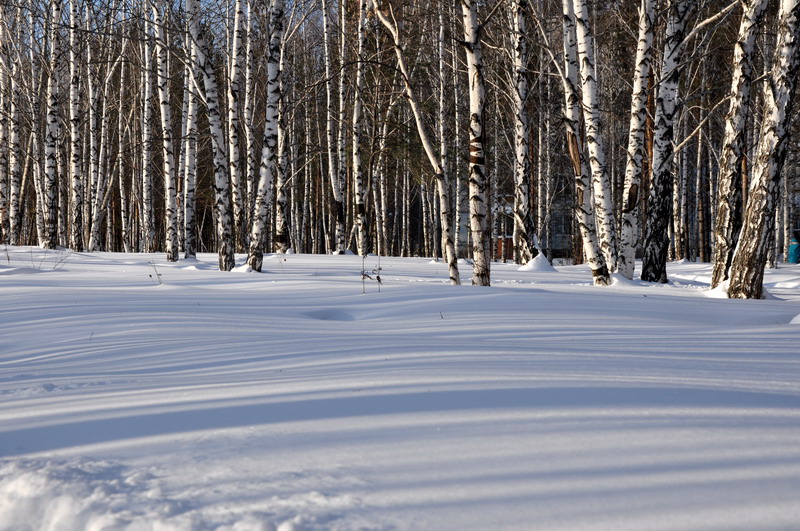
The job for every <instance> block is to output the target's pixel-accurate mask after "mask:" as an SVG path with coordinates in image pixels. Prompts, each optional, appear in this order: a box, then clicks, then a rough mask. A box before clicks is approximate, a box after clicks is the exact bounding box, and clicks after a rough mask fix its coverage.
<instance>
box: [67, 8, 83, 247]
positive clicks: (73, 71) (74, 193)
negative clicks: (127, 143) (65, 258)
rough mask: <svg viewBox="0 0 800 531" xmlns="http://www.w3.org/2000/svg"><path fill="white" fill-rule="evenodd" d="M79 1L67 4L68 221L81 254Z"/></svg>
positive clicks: (81, 180) (72, 236) (71, 233)
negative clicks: (70, 203)
mask: <svg viewBox="0 0 800 531" xmlns="http://www.w3.org/2000/svg"><path fill="white" fill-rule="evenodd" d="M79 22H80V7H79V5H78V0H70V3H69V137H70V159H69V160H70V166H69V175H70V190H71V199H72V201H71V202H72V218H71V220H70V238H69V246H70V248H71V249H72V250H74V251H77V252H81V251H83V172H82V170H83V168H82V165H81V161H82V159H83V157H82V146H83V139H82V138H81V116H82V113H81V108H80V105H81V95H80V84H81V83H80V79H81V70H80V63H79V61H80V50H79V42H78V31H79V27H78V24H79Z"/></svg>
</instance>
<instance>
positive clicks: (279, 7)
mask: <svg viewBox="0 0 800 531" xmlns="http://www.w3.org/2000/svg"><path fill="white" fill-rule="evenodd" d="M798 38H800V0H602V1H600V0H597V1H595V0H563V1H559V0H429V1H427V2H415V1H402V0H169V1H168V0H14V1H11V0H3V1H2V3H0V238H1V239H2V242H3V243H5V244H8V245H38V246H42V247H44V248H47V249H59V248H65V249H71V250H73V251H76V252H93V251H118V252H128V253H135V252H146V253H154V252H157V253H164V254H165V255H166V259H167V260H168V261H177V260H180V259H188V258H192V257H193V256H195V254H196V253H199V252H213V253H217V254H218V256H219V268H220V270H222V271H228V270H231V269H232V268H233V267H234V266H235V264H236V254H242V255H246V257H247V258H246V260H247V264H248V265H249V266H250V267H251V268H252V269H253V270H255V271H261V269H262V266H263V263H264V255H265V254H266V253H273V252H280V253H286V252H297V253H338V254H341V253H350V252H352V253H355V254H359V255H367V254H369V253H374V254H376V255H383V256H426V257H436V258H437V259H441V260H443V261H444V262H445V263H446V264H447V265H448V269H449V272H450V275H449V276H450V282H451V283H452V284H461V283H462V282H463V281H465V280H464V279H462V278H461V274H460V273H459V268H458V264H459V260H461V259H466V260H467V262H464V261H463V260H462V262H461V264H462V274H463V273H464V272H465V271H467V269H465V268H464V265H463V264H466V263H468V264H470V265H469V266H467V267H471V269H472V271H471V273H472V274H471V275H470V276H471V279H472V280H471V282H472V283H473V284H476V285H483V286H488V285H490V284H491V264H492V262H493V261H495V260H503V261H516V262H517V263H520V264H525V263H527V262H528V261H529V260H531V259H533V258H534V257H536V256H537V255H539V254H543V255H544V256H545V257H547V258H548V259H549V260H554V259H562V260H565V261H566V262H568V263H575V264H577V263H586V264H588V266H589V268H590V269H591V271H592V279H593V282H594V283H595V284H597V285H605V284H609V283H611V282H612V279H613V276H614V275H620V276H622V277H626V278H629V279H633V278H634V277H635V278H636V279H637V280H638V279H641V280H643V281H649V282H668V281H669V278H668V276H667V268H666V264H667V263H668V262H669V261H676V260H689V261H704V262H710V263H712V264H713V268H714V273H713V282H712V287H723V288H724V289H725V290H727V293H728V296H729V297H731V298H760V297H761V296H762V279H763V274H764V269H765V268H766V267H775V265H776V263H778V262H780V261H781V260H782V259H783V256H785V252H786V249H787V247H788V245H789V241H790V239H791V237H792V231H793V230H795V229H797V228H798V227H800V206H799V205H798V192H799V191H800V178H798V171H797V160H798V157H799V156H800V146H799V145H798V144H797V142H796V141H795V140H793V137H792V135H791V133H792V131H793V130H794V128H795V127H796V125H795V122H796V120H793V117H794V113H793V112H792V111H793V103H794V96H795V93H796V82H797V70H798V66H799V65H800V62H799V61H800V52H799V51H798V46H800V43H798Z"/></svg>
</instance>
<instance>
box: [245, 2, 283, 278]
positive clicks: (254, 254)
mask: <svg viewBox="0 0 800 531" xmlns="http://www.w3.org/2000/svg"><path fill="white" fill-rule="evenodd" d="M283 6H284V4H283V0H272V4H271V6H270V16H269V18H270V39H269V55H268V58H267V83H268V84H267V116H266V123H265V125H264V147H263V150H262V154H261V168H260V172H259V179H258V187H257V189H256V198H255V210H254V213H253V226H252V230H251V232H250V246H249V251H248V257H247V263H248V264H249V265H250V267H251V268H252V269H253V270H254V271H261V267H262V265H263V261H264V254H263V249H264V245H265V243H266V226H267V214H268V207H269V202H270V198H271V197H272V184H273V181H274V179H275V174H276V172H277V171H278V169H277V166H278V160H277V158H278V120H279V119H280V116H279V113H278V105H279V100H280V58H281V42H282V40H283V25H284V7H283Z"/></svg>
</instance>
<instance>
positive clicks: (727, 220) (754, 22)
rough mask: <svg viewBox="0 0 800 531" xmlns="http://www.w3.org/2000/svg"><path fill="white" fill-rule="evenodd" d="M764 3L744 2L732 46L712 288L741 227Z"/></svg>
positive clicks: (762, 0)
mask: <svg viewBox="0 0 800 531" xmlns="http://www.w3.org/2000/svg"><path fill="white" fill-rule="evenodd" d="M767 4H768V2H767V0H749V1H748V2H747V3H745V4H744V10H743V12H742V21H741V24H740V26H739V37H738V39H737V41H736V47H735V48H734V54H733V76H732V79H731V100H730V105H729V107H728V115H727V117H726V119H725V139H724V141H723V146H722V160H721V161H720V176H719V189H718V190H719V191H718V195H717V216H716V226H715V228H714V257H713V265H714V269H713V272H712V275H711V287H712V288H716V287H717V286H719V285H720V284H721V283H722V282H723V281H725V280H726V279H727V277H728V269H729V267H730V264H731V260H732V259H733V251H734V249H735V248H736V242H737V240H738V235H739V231H740V230H741V224H742V209H743V205H742V165H743V164H746V162H745V155H746V151H747V145H746V144H747V129H746V126H747V119H748V115H749V114H750V103H751V99H752V98H751V95H750V94H751V86H752V83H753V53H754V49H755V40H756V35H757V34H758V32H759V31H760V29H761V24H762V22H763V18H764V14H765V12H766V9H767Z"/></svg>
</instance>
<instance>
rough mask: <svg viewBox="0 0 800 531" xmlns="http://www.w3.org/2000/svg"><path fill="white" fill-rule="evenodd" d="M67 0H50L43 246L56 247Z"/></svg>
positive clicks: (47, 247)
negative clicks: (60, 74) (63, 15)
mask: <svg viewBox="0 0 800 531" xmlns="http://www.w3.org/2000/svg"><path fill="white" fill-rule="evenodd" d="M62 5H63V0H50V12H49V15H50V20H49V24H50V29H49V40H50V50H49V59H48V61H49V70H50V72H49V75H48V76H47V110H46V112H47V117H46V123H47V129H46V133H45V141H44V156H45V168H44V190H42V192H43V193H44V201H43V206H44V218H45V219H44V221H45V239H44V241H43V242H42V247H44V248H46V249H55V248H56V246H57V245H58V167H57V164H58V161H57V160H56V159H57V156H58V154H57V151H58V141H59V137H60V136H61V120H60V117H59V113H60V111H61V93H60V91H59V87H58V71H59V70H60V67H61V32H60V31H59V27H60V26H61V12H62Z"/></svg>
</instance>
